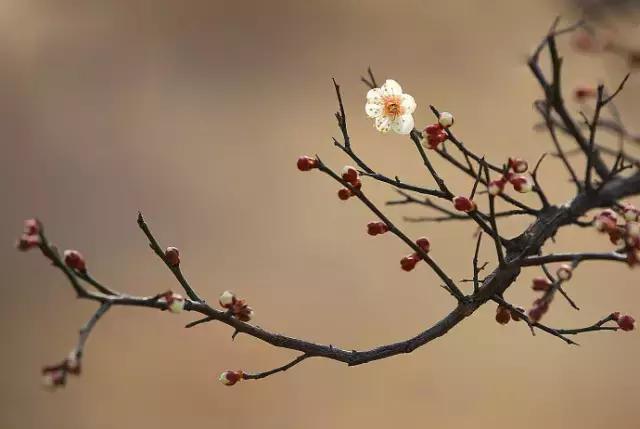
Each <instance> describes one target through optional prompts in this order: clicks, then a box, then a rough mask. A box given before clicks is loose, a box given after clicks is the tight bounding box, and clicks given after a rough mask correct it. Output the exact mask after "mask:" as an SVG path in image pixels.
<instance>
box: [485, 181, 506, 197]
mask: <svg viewBox="0 0 640 429" xmlns="http://www.w3.org/2000/svg"><path fill="white" fill-rule="evenodd" d="M506 183H507V181H506V180H505V178H504V177H503V178H501V179H497V180H492V181H491V182H489V186H487V191H488V192H489V194H491V195H498V194H499V193H501V192H502V191H503V190H504V185H506Z"/></svg>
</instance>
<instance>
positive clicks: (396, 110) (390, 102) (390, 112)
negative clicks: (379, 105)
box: [384, 95, 404, 118]
mask: <svg viewBox="0 0 640 429" xmlns="http://www.w3.org/2000/svg"><path fill="white" fill-rule="evenodd" d="M403 113H404V108H403V107H402V106H401V105H400V97H399V96H397V95H391V96H389V97H385V99H384V114H385V116H391V117H393V118H396V117H398V116H400V115H402V114H403Z"/></svg>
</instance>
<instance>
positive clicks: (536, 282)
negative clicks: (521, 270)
mask: <svg viewBox="0 0 640 429" xmlns="http://www.w3.org/2000/svg"><path fill="white" fill-rule="evenodd" d="M550 287H551V282H550V281H549V279H546V278H544V277H536V278H535V279H533V282H532V284H531V289H533V290H536V291H542V292H544V291H547V290H549V288H550Z"/></svg>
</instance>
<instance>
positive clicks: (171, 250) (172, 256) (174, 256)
mask: <svg viewBox="0 0 640 429" xmlns="http://www.w3.org/2000/svg"><path fill="white" fill-rule="evenodd" d="M164 257H165V259H166V260H167V262H168V263H169V265H171V266H172V267H177V266H178V265H180V251H179V250H178V248H177V247H167V250H165V251H164Z"/></svg>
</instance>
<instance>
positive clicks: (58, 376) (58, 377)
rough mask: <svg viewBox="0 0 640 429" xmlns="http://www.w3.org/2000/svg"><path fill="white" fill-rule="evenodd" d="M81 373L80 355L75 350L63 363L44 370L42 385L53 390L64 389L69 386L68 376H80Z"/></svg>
mask: <svg viewBox="0 0 640 429" xmlns="http://www.w3.org/2000/svg"><path fill="white" fill-rule="evenodd" d="M80 372H81V368H80V359H79V355H78V352H77V351H76V350H75V349H74V350H72V351H71V353H69V356H67V358H66V359H65V360H63V361H62V362H61V363H59V364H57V365H51V366H45V367H44V368H42V385H43V386H44V387H45V388H47V389H51V390H54V389H56V388H58V387H63V386H64V385H66V384H67V375H68V374H71V375H80Z"/></svg>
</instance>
